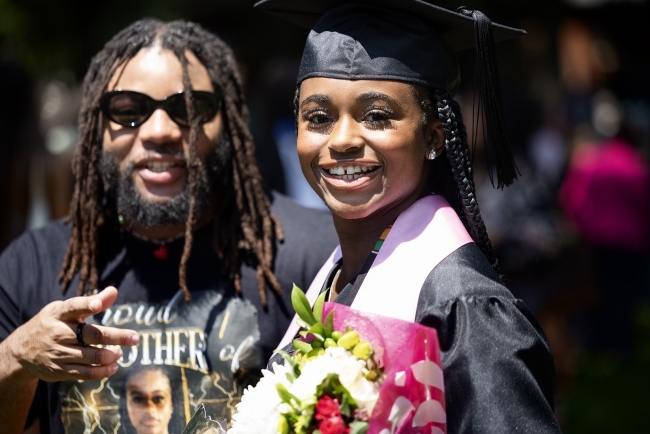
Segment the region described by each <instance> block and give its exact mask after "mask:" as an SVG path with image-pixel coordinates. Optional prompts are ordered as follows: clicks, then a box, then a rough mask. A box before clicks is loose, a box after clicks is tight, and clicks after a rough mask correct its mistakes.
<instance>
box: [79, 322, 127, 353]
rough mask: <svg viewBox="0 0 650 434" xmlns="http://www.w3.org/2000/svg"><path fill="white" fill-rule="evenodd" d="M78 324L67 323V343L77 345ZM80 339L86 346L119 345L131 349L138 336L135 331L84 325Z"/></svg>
mask: <svg viewBox="0 0 650 434" xmlns="http://www.w3.org/2000/svg"><path fill="white" fill-rule="evenodd" d="M78 324H79V323H68V327H70V330H71V331H72V334H71V335H70V339H68V343H70V344H76V343H77V326H78ZM81 339H82V341H83V343H84V344H86V345H119V346H122V347H131V346H133V345H137V344H138V342H139V341H140V336H139V335H138V332H136V331H135V330H129V329H118V328H115V327H105V326H100V325H95V324H86V325H85V326H83V328H82V329H81Z"/></svg>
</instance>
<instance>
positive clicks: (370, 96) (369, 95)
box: [357, 92, 399, 105]
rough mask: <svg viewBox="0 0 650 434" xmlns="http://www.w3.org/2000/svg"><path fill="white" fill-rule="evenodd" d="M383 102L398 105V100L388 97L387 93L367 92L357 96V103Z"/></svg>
mask: <svg viewBox="0 0 650 434" xmlns="http://www.w3.org/2000/svg"><path fill="white" fill-rule="evenodd" d="M377 99H379V100H382V101H386V102H387V103H390V104H398V105H399V103H398V102H397V100H396V99H394V98H391V97H390V96H388V95H386V94H385V93H381V92H365V93H362V94H361V95H359V96H357V102H364V101H372V100H377Z"/></svg>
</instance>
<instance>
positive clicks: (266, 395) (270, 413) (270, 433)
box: [228, 364, 289, 434]
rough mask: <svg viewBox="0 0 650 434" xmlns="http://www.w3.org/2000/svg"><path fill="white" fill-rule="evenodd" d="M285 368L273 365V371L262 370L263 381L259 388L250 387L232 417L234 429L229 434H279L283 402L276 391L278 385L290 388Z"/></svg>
mask: <svg viewBox="0 0 650 434" xmlns="http://www.w3.org/2000/svg"><path fill="white" fill-rule="evenodd" d="M286 369H287V368H285V367H284V366H280V365H277V364H273V370H274V371H275V373H273V372H271V371H267V370H266V369H263V370H262V375H263V377H262V379H260V381H259V382H258V383H257V386H255V387H253V386H248V388H246V390H244V395H243V396H242V398H241V401H240V402H239V404H237V412H236V413H235V414H234V415H233V417H232V428H230V429H229V430H228V434H252V433H256V434H277V426H278V421H279V420H280V412H279V410H278V406H279V405H280V403H281V402H282V401H281V400H280V395H278V391H277V389H276V385H277V384H278V383H282V384H285V385H286V386H288V384H289V382H288V380H287V379H286V372H287V370H286Z"/></svg>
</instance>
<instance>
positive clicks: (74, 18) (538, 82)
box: [0, 0, 650, 434]
mask: <svg viewBox="0 0 650 434" xmlns="http://www.w3.org/2000/svg"><path fill="white" fill-rule="evenodd" d="M395 1H401V0H395ZM253 3H254V2H253V1H252V0H213V1H206V0H128V1H127V0H109V1H104V2H101V1H73V0H54V1H53V0H0V143H1V144H0V147H1V148H0V149H1V150H2V153H1V154H0V155H1V156H0V183H1V185H2V188H0V203H1V204H2V205H1V206H0V247H1V248H4V247H6V246H7V244H8V243H9V242H10V241H11V240H12V239H13V238H15V237H16V236H17V235H19V234H20V233H22V232H23V231H25V230H26V229H32V228H37V227H39V226H42V225H43V224H45V223H46V222H47V221H49V220H51V219H56V218H61V217H63V216H65V215H66V213H67V208H68V203H69V201H70V196H71V191H72V179H71V176H72V175H71V172H70V158H71V155H72V150H73V147H74V143H75V140H76V136H77V128H76V115H77V111H78V109H79V105H80V89H79V86H80V82H81V80H82V79H83V75H84V73H85V70H86V68H87V66H88V64H89V61H90V58H91V57H92V56H93V55H94V54H95V53H96V52H97V51H98V50H99V49H100V48H101V47H102V46H103V44H104V43H105V42H106V41H107V40H108V39H109V38H110V37H111V36H112V35H113V34H115V33H116V32H118V31H119V30H120V29H122V28H123V27H125V26H126V25H128V24H129V23H131V22H132V21H134V20H137V19H139V18H142V17H146V16H153V17H157V18H160V19H163V20H172V19H179V18H182V19H187V20H192V21H197V22H199V23H201V24H203V25H204V26H205V27H206V28H208V29H210V30H212V31H214V32H215V33H217V34H218V35H220V36H221V37H222V38H223V39H225V40H226V42H228V43H229V44H230V45H231V46H232V47H233V48H234V50H235V53H236V55H237V57H238V60H239V61H240V64H241V68H242V70H243V71H244V75H245V77H246V83H247V94H248V102H249V107H250V110H251V129H252V131H253V133H254V136H255V140H256V144H257V153H258V158H259V161H260V163H261V166H262V171H263V173H264V176H265V182H266V184H267V186H268V187H269V188H273V189H276V190H279V191H281V192H285V193H287V194H289V195H290V196H293V197H294V198H296V200H298V201H300V202H301V203H303V204H305V205H307V206H312V207H322V206H323V205H322V203H321V202H320V200H319V199H318V198H317V197H315V196H314V195H313V193H312V192H311V190H309V187H308V186H306V184H305V183H304V182H303V181H302V175H301V173H300V169H299V167H298V165H297V158H296V156H295V153H294V147H295V133H294V129H293V120H292V106H291V101H292V97H293V92H294V89H295V76H296V72H297V69H298V62H299V58H300V54H301V51H302V44H303V43H304V40H305V37H306V35H307V31H306V30H303V29H300V28H296V27H293V26H292V25H289V24H286V23H284V22H282V21H280V20H278V19H276V18H273V17H267V16H265V15H264V14H262V13H260V12H258V11H256V10H253V9H252V4H253ZM437 3H438V4H440V5H442V6H446V7H449V8H456V7H458V6H461V5H463V6H467V7H469V8H478V9H481V10H482V11H483V12H485V13H486V14H487V15H488V16H489V17H491V18H492V19H493V20H494V21H497V22H500V23H503V24H507V25H511V26H514V27H521V28H524V29H526V30H527V31H528V35H527V36H525V37H522V38H520V39H519V40H515V41H509V42H504V43H501V44H499V45H498V56H499V65H500V72H501V82H502V90H503V95H504V104H505V108H506V112H507V118H508V119H507V120H508V129H509V133H510V139H511V146H512V147H513V149H514V151H515V153H516V155H517V164H518V166H519V168H520V170H521V172H522V177H521V179H520V180H519V181H518V182H517V183H515V185H514V186H513V187H511V188H508V189H506V190H505V191H500V190H495V189H493V188H492V187H491V185H490V182H489V179H488V176H487V170H486V166H485V163H484V161H483V160H482V155H481V147H480V143H479V146H478V147H477V149H476V152H475V168H476V181H477V185H479V192H478V198H479V203H480V205H481V210H482V212H483V215H484V218H485V220H486V223H487V226H488V231H489V233H490V237H491V239H492V241H493V243H494V244H495V246H496V248H497V253H498V257H499V258H500V262H501V267H502V271H504V272H505V274H506V276H507V284H508V286H509V287H510V289H511V290H512V291H513V293H515V295H516V296H517V297H520V298H522V299H524V300H525V301H526V302H527V303H528V305H529V306H530V307H531V308H532V309H533V310H534V312H535V313H536V315H537V317H538V318H539V319H540V320H541V322H542V324H543V326H544V329H545V331H546V333H547V335H548V338H549V340H550V342H551V346H552V349H553V352H554V357H555V363H556V370H557V387H556V389H557V395H556V413H557V417H558V419H559V420H560V422H561V424H562V427H563V430H564V432H566V433H568V434H577V433H590V434H596V433H611V432H628V433H641V432H650V257H649V255H648V251H649V248H650V173H649V168H648V155H649V153H650V54H649V53H650V25H649V24H648V23H649V21H650V20H649V18H650V5H649V4H648V2H647V1H645V0H635V1H632V0H628V1H624V0H618V1H617V0H547V1H543V2H539V1H525V0H523V1H522V0H518V1H515V0H490V1H489V2H486V1H478V0H474V1H469V0H468V1H466V0H462V1H460V0H459V1H451V0H441V1H439V2H437ZM459 58H460V61H461V65H462V68H463V70H462V71H463V80H464V84H463V85H462V86H461V91H460V92H459V95H458V99H459V101H460V102H461V105H462V106H463V110H464V112H465V119H466V123H467V124H468V126H470V125H471V119H472V117H471V113H472V102H473V88H472V81H473V76H474V72H473V62H474V53H473V52H472V51H471V50H469V51H466V52H462V53H459ZM477 141H478V142H480V141H481V138H480V137H478V138H477Z"/></svg>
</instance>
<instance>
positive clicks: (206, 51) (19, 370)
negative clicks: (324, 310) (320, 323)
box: [0, 19, 335, 433]
mask: <svg viewBox="0 0 650 434" xmlns="http://www.w3.org/2000/svg"><path fill="white" fill-rule="evenodd" d="M247 121H248V119H247V109H246V106H245V103H244V99H243V90H242V82H241V77H240V74H239V72H238V69H237V66H236V63H235V58H234V56H233V53H232V51H231V50H230V48H228V47H227V46H226V45H225V44H224V43H223V42H222V41H221V40H220V39H219V38H217V37H216V36H214V35H212V34H211V33H209V32H207V31H205V30H204V29H202V28H201V27H200V26H198V25H196V24H193V23H188V22H181V21H175V22H171V23H162V22H160V21H157V20H152V19H145V20H142V21H139V22H136V23H134V24H132V25H131V26H129V27H128V28H126V29H124V30H123V31H121V32H120V33H118V34H117V35H116V36H115V37H114V38H113V39H112V40H111V41H109V42H108V43H107V44H106V46H105V47H104V48H103V49H102V50H101V51H100V52H99V53H98V54H97V55H96V56H95V58H94V59H93V60H92V62H91V65H90V69H89V71H88V73H87V75H86V77H85V80H84V84H83V102H82V108H81V112H80V116H79V122H80V138H79V142H78V146H77V149H76V153H75V156H74V160H73V172H74V175H75V178H76V183H75V190H74V195H73V199H72V203H71V209H70V215H69V218H68V221H67V222H55V223H52V224H50V225H48V226H47V227H45V228H44V229H41V230H39V231H35V232H31V233H28V234H26V235H24V236H23V237H21V238H19V239H18V240H17V241H15V242H14V243H13V244H12V245H11V246H10V247H9V248H8V249H7V251H5V252H4V253H3V255H2V256H1V257H0V341H1V342H0V426H2V427H3V428H2V432H3V433H12V432H23V430H24V429H25V428H27V429H28V430H29V431H30V432H56V433H79V432H94V430H96V429H97V430H99V431H101V432H130V431H129V428H127V427H132V426H133V425H134V424H136V425H138V426H144V427H147V426H149V427H151V430H152V431H151V432H153V427H154V426H158V425H160V426H161V429H163V430H168V431H170V432H174V431H176V428H172V427H171V426H166V427H163V426H162V425H164V423H162V425H161V421H160V420H156V418H157V416H155V415H156V414H158V413H157V412H155V411H153V410H151V411H149V410H148V411H145V412H142V420H137V421H132V422H131V423H130V424H127V423H125V421H123V420H121V418H120V414H121V413H120V403H121V402H123V401H124V399H121V398H124V396H122V395H125V393H126V392H125V390H126V386H125V384H124V383H125V379H126V378H128V373H129V372H130V371H132V370H139V369H140V370H141V369H143V368H147V367H149V368H150V369H151V368H152V367H153V368H156V369H158V370H159V371H161V372H163V373H164V374H165V375H166V376H167V377H168V378H169V382H170V384H178V385H179V389H178V390H174V391H173V395H174V396H178V399H177V400H176V401H175V402H174V404H173V412H174V416H173V418H172V420H177V421H180V425H184V423H185V422H187V421H188V419H189V418H190V417H191V416H192V414H193V413H194V411H195V409H196V408H197V407H198V405H199V404H204V405H205V407H206V409H207V412H208V414H210V415H211V416H212V417H216V418H229V417H230V412H231V409H232V408H233V406H234V404H235V403H236V402H237V401H238V398H239V396H240V395H241V393H242V391H243V389H244V387H245V386H246V385H247V384H249V383H253V382H255V381H256V379H257V378H258V374H259V369H260V367H263V366H264V364H265V361H266V360H267V359H268V358H269V356H270V354H271V351H272V349H273V348H275V346H276V345H277V343H278V342H279V340H280V338H281V337H282V333H283V332H284V330H285V329H286V327H287V325H288V322H289V320H290V318H291V312H292V309H291V304H290V300H289V297H290V292H291V291H290V289H291V284H292V283H293V282H295V283H296V284H298V285H301V286H302V287H306V284H307V283H308V282H310V281H311V279H312V278H313V277H314V275H315V274H316V272H317V271H318V268H319V266H320V264H321V263H322V262H323V261H324V259H326V257H327V254H328V251H330V250H331V248H333V247H334V244H335V233H334V231H333V228H332V225H331V219H330V217H329V215H327V214H325V213H321V212H318V211H310V210H306V209H303V208H301V207H298V206H297V205H295V204H293V203H292V202H291V201H289V200H288V199H286V198H284V197H282V196H280V195H277V194H270V195H267V194H266V193H265V192H264V190H263V189H262V181H261V178H260V173H259V170H258V167H257V165H256V162H255V159H254V151H253V144H252V138H251V134H250V132H249V130H248V127H247ZM109 285H111V286H110V287H108V288H107V289H105V290H103V291H101V292H100V291H98V289H96V288H105V287H107V286H109ZM179 287H180V289H179ZM116 288H118V289H119V291H118V290H117V289H116ZM268 289H270V290H268ZM57 382H58V383H57ZM159 395H160V394H157V392H156V391H152V392H151V393H149V392H147V393H140V394H131V395H129V396H128V397H127V400H131V399H133V400H134V402H133V403H131V404H133V405H137V406H145V407H151V408H152V409H153V408H154V407H157V406H158V407H161V406H163V405H164V403H163V402H162V401H164V399H165V397H164V396H162V395H160V396H159ZM127 404H128V402H127ZM30 406H31V407H30ZM30 408H31V409H30ZM143 408H144V407H143ZM161 408H162V407H161ZM174 418H175V419H174ZM168 419H169V418H168ZM165 420H167V419H165Z"/></svg>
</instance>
